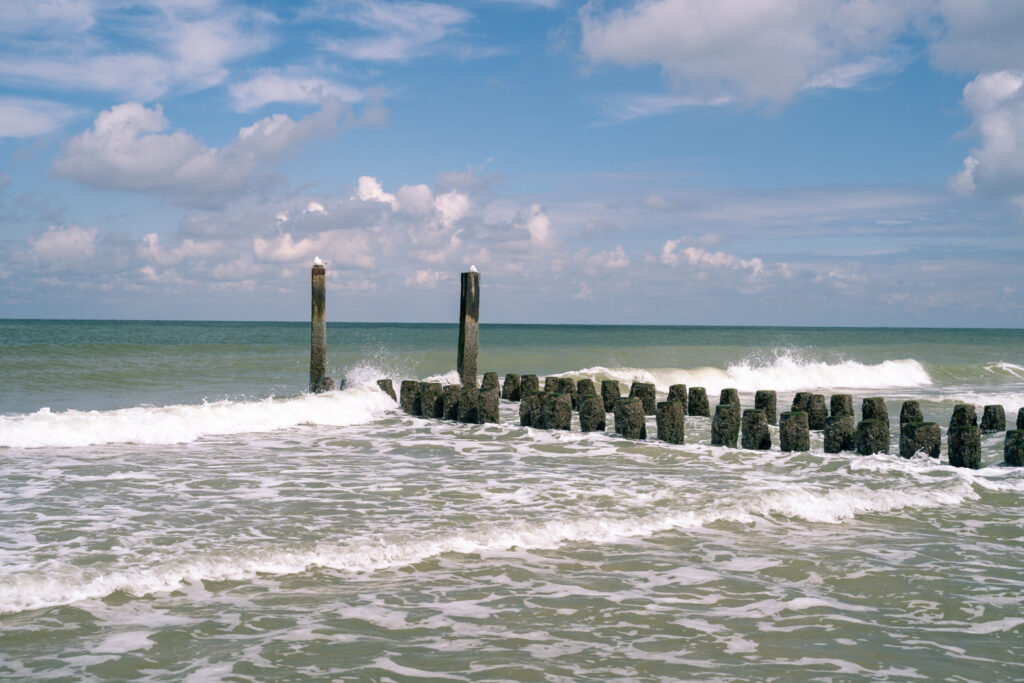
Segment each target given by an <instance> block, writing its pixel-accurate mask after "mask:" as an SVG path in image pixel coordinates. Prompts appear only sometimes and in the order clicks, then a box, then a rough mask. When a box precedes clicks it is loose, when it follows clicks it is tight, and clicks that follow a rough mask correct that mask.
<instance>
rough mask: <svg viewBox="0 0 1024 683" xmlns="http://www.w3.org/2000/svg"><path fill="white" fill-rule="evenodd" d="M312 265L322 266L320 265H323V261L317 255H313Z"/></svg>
mask: <svg viewBox="0 0 1024 683" xmlns="http://www.w3.org/2000/svg"><path fill="white" fill-rule="evenodd" d="M313 265H314V266H322V265H324V262H323V261H321V260H320V257H319V256H317V257H315V258H314V259H313Z"/></svg>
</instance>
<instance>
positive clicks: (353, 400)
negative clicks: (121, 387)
mask: <svg viewBox="0 0 1024 683" xmlns="http://www.w3.org/2000/svg"><path fill="white" fill-rule="evenodd" d="M394 407H395V402H394V401H392V400H391V397H389V396H388V395H387V394H385V393H384V392H383V391H381V390H380V389H378V388H377V387H376V386H370V385H363V386H356V387H353V388H351V389H346V390H344V391H335V392H330V393H327V394H321V395H319V396H317V395H309V394H307V395H303V396H297V397H295V398H286V399H275V398H267V399H264V400H261V401H228V400H225V401H216V402H213V403H202V404H198V405H171V406H162V407H154V406H137V407H134V408H123V409H120V410H106V411H97V410H89V411H83V410H67V411H62V412H56V413H55V412H51V411H50V409H49V408H43V409H41V410H39V411H37V412H35V413H30V414H27V415H4V416H0V447H4V446H6V447H8V448H44V447H57V448H62V447H73V446H94V445H101V444H113V443H137V444H176V443H189V442H191V441H195V440H196V439H199V438H201V437H204V436H212V435H224V434H242V433H247V432H269V431H274V430H278V429H287V428H289V427H296V426H298V425H304V424H310V425H331V426H339V427H341V426H348V425H354V424H364V423H367V422H371V421H373V420H375V419H378V418H380V417H381V416H382V415H384V413H386V412H387V411H388V410H389V409H391V408H394Z"/></svg>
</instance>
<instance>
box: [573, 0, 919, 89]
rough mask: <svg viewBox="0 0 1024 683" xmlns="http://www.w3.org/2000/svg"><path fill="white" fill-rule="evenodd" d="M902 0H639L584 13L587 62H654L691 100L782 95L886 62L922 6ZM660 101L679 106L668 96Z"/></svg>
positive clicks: (866, 73) (858, 77) (848, 79)
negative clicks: (901, 34)
mask: <svg viewBox="0 0 1024 683" xmlns="http://www.w3.org/2000/svg"><path fill="white" fill-rule="evenodd" d="M922 6H923V5H922V2H920V1H915V0H907V1H906V2H899V3H892V2H885V1H883V0H644V1H642V2H634V3H632V4H630V5H628V6H626V7H619V8H616V9H613V10H611V11H607V12H600V11H599V10H597V9H595V6H593V5H588V6H587V7H586V8H585V9H584V10H583V11H582V13H581V24H582V33H583V36H582V49H583V52H584V54H585V55H586V56H587V57H588V58H589V59H590V60H591V62H593V63H594V64H600V63H602V62H609V63H615V64H620V65H624V66H641V65H647V64H653V65H657V66H659V67H660V68H661V70H662V72H663V74H664V75H665V76H666V77H667V78H668V79H669V80H670V82H671V83H672V85H673V86H674V87H675V88H676V89H677V90H680V91H682V92H684V93H686V94H687V96H688V97H693V98H696V101H698V102H704V101H711V102H724V101H726V100H727V99H728V98H730V97H738V98H740V99H741V100H744V101H746V102H756V101H759V100H766V101H771V102H784V101H786V100H788V99H789V98H790V97H792V96H793V94H794V93H796V92H797V91H798V90H800V89H802V88H805V87H809V86H815V87H824V86H828V87H848V86H849V85H851V84H854V83H857V82H860V81H862V80H864V79H865V78H868V77H870V76H871V75H873V74H874V73H877V72H879V71H882V72H884V71H889V70H891V69H892V66H891V65H892V60H893V59H894V54H893V52H894V39H895V38H896V37H897V36H898V35H899V34H900V33H902V32H903V31H904V30H905V28H906V26H907V25H908V22H909V21H910V20H911V18H912V17H913V16H914V15H915V14H916V12H917V11H918V10H919V9H920V8H921V7H922ZM662 106H663V107H673V106H678V105H677V104H673V103H671V102H667V103H666V104H664V105H662Z"/></svg>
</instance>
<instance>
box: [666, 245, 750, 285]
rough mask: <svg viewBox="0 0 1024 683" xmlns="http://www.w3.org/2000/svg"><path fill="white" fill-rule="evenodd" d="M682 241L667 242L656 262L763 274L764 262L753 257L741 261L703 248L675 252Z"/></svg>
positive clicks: (686, 248) (730, 255)
mask: <svg viewBox="0 0 1024 683" xmlns="http://www.w3.org/2000/svg"><path fill="white" fill-rule="evenodd" d="M681 241H682V240H667V241H666V242H665V244H664V245H662V248H661V253H660V254H659V255H658V261H660V262H661V263H663V264H665V265H667V266H677V265H679V264H680V263H683V262H684V261H685V262H686V263H689V265H691V266H696V267H707V268H727V269H730V270H739V269H745V270H749V271H750V276H751V277H753V276H755V275H760V274H761V273H763V272H764V270H765V268H764V261H762V260H761V259H760V258H757V257H754V258H751V259H742V258H740V257H738V256H736V255H735V254H729V253H727V252H724V251H709V250H707V249H705V248H704V247H692V246H691V247H685V248H684V249H682V250H680V251H676V248H677V247H678V246H679V243H680V242H681Z"/></svg>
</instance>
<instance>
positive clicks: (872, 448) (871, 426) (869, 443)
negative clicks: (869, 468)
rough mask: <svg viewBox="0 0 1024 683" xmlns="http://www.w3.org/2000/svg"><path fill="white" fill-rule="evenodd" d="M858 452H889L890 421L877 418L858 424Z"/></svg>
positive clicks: (867, 453) (870, 453)
mask: <svg viewBox="0 0 1024 683" xmlns="http://www.w3.org/2000/svg"><path fill="white" fill-rule="evenodd" d="M857 452H858V453H860V454H861V455H872V454H873V453H888V452H889V423H888V422H883V421H882V420H879V419H876V418H870V419H867V420H861V421H860V422H859V423H858V424H857Z"/></svg>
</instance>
